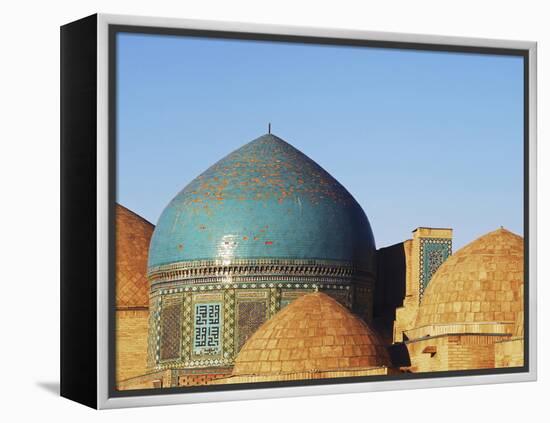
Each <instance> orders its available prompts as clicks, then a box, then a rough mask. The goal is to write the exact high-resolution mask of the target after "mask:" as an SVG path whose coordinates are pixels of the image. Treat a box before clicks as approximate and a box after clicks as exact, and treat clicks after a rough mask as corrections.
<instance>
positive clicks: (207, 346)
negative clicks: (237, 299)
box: [193, 303, 222, 356]
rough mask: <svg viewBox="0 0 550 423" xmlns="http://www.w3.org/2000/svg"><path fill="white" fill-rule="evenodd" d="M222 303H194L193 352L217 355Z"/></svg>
mask: <svg viewBox="0 0 550 423" xmlns="http://www.w3.org/2000/svg"><path fill="white" fill-rule="evenodd" d="M221 312H222V304H221V303H199V304H195V313H194V328H193V354H195V355H207V356H208V355H217V354H219V353H220V351H221V337H222V333H221V332H222V313H221Z"/></svg>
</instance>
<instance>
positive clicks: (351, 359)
mask: <svg viewBox="0 0 550 423" xmlns="http://www.w3.org/2000/svg"><path fill="white" fill-rule="evenodd" d="M388 365H389V359H388V354H387V351H386V348H385V346H384V345H383V344H382V341H381V340H380V338H379V337H378V335H377V334H376V333H375V332H374V331H373V330H372V329H370V328H369V327H368V326H367V325H366V324H365V323H364V322H363V321H361V320H360V319H358V318H357V317H355V316H354V315H353V314H351V313H350V312H349V311H348V310H347V309H346V308H345V307H344V306H342V305H341V304H339V303H338V302H337V301H336V300H334V299H332V298H331V297H329V296H328V295H326V294H323V293H320V292H316V293H312V294H307V295H304V296H302V297H300V298H298V299H296V300H295V301H293V302H292V303H291V304H290V305H288V306H287V307H285V308H284V309H283V310H282V311H280V312H279V313H277V314H276V315H275V316H274V317H273V318H271V319H270V320H268V321H267V322H266V323H264V324H263V325H262V326H261V327H260V328H259V329H258V330H257V331H256V333H254V335H253V336H252V337H251V338H250V339H249V340H248V341H247V342H246V344H245V345H244V347H243V348H242V350H241V352H240V353H239V355H238V356H237V358H236V360H235V367H234V370H233V374H234V375H240V376H243V375H280V374H290V373H300V372H322V371H338V370H351V369H365V368H372V367H381V366H388Z"/></svg>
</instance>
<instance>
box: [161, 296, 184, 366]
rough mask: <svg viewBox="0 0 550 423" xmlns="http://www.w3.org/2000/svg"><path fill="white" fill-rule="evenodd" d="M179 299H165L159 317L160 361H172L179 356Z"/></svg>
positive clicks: (180, 305)
mask: <svg viewBox="0 0 550 423" xmlns="http://www.w3.org/2000/svg"><path fill="white" fill-rule="evenodd" d="M181 309H182V304H181V297H171V298H166V299H165V300H164V302H163V305H162V311H161V316H160V325H161V334H162V335H161V341H160V360H161V361H164V360H174V359H178V358H179V356H180V343H181V321H182V319H181V311H182V310H181Z"/></svg>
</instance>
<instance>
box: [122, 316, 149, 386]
mask: <svg viewBox="0 0 550 423" xmlns="http://www.w3.org/2000/svg"><path fill="white" fill-rule="evenodd" d="M148 320H149V311H148V310H147V309H140V310H117V312H116V334H117V345H116V381H117V383H118V382H120V381H123V380H125V379H129V378H132V377H135V376H140V375H143V374H145V373H146V369H147V334H148V329H149V322H148Z"/></svg>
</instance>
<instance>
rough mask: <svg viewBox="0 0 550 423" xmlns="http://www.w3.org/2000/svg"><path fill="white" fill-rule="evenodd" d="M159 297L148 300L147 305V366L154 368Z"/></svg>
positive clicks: (158, 319)
mask: <svg viewBox="0 0 550 423" xmlns="http://www.w3.org/2000/svg"><path fill="white" fill-rule="evenodd" d="M160 301H161V299H160V296H154V297H151V298H150V303H149V342H148V346H147V366H148V367H149V368H154V367H155V366H156V364H157V363H158V360H159V358H160V357H159V350H160V332H159V326H160Z"/></svg>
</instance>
